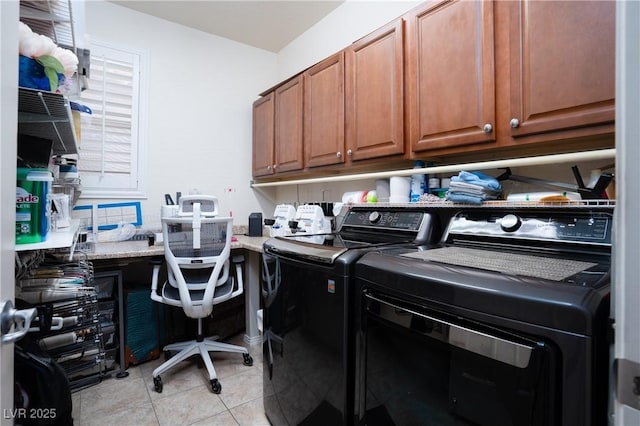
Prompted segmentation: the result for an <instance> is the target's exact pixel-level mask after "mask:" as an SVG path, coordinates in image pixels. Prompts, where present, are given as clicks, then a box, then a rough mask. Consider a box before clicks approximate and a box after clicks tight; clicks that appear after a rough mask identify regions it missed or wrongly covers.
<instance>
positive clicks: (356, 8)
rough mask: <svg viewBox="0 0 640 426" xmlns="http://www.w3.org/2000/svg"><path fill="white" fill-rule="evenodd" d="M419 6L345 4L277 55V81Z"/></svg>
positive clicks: (353, 1)
mask: <svg viewBox="0 0 640 426" xmlns="http://www.w3.org/2000/svg"><path fill="white" fill-rule="evenodd" d="M420 3H422V1H403V0H398V1H361V0H347V1H345V2H344V3H343V4H342V5H340V6H339V7H337V8H336V9H335V10H334V11H332V12H331V13H330V14H328V15H327V16H326V17H324V18H323V19H322V20H321V21H320V22H318V23H317V24H316V25H314V26H313V27H311V28H310V29H309V30H307V31H306V32H305V33H304V34H302V35H301V36H300V37H298V38H297V39H295V40H294V41H293V42H291V43H290V44H289V45H287V46H286V47H285V48H284V49H282V50H281V51H280V52H278V74H279V81H282V80H285V79H286V78H288V77H290V76H292V75H295V74H297V73H298V72H300V71H302V70H304V69H306V68H308V67H309V66H311V65H313V64H315V63H316V62H319V61H321V60H322V59H324V58H326V57H328V56H330V55H332V54H334V53H336V52H338V51H340V50H342V49H344V48H345V47H347V46H349V45H350V44H351V43H353V42H354V41H356V40H359V39H361V38H362V37H364V36H366V35H367V34H369V33H371V32H373V31H375V30H376V29H378V28H380V27H382V26H383V25H385V24H387V23H389V22H391V21H393V20H394V19H395V18H398V17H399V16H401V15H403V14H404V13H405V12H407V11H409V10H410V9H412V8H413V7H415V6H417V5H418V4H420ZM275 83H277V82H275Z"/></svg>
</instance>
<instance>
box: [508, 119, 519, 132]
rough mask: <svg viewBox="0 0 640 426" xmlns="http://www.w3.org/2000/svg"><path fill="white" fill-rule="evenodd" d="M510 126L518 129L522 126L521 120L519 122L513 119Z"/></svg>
mask: <svg viewBox="0 0 640 426" xmlns="http://www.w3.org/2000/svg"><path fill="white" fill-rule="evenodd" d="M509 125H510V126H511V127H513V128H514V129H516V128H518V126H519V125H520V120H518V119H517V118H512V119H511V121H510V122H509Z"/></svg>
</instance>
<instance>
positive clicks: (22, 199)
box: [16, 168, 51, 244]
mask: <svg viewBox="0 0 640 426" xmlns="http://www.w3.org/2000/svg"><path fill="white" fill-rule="evenodd" d="M50 176H51V175H50V173H49V172H48V171H40V170H33V169H22V168H19V169H18V179H17V182H16V244H30V243H39V242H42V241H45V240H46V238H47V233H48V231H49V217H48V208H47V207H48V206H47V201H48V188H49V182H50V180H51V177H50Z"/></svg>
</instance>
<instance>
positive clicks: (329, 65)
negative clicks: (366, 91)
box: [303, 52, 345, 167]
mask: <svg viewBox="0 0 640 426" xmlns="http://www.w3.org/2000/svg"><path fill="white" fill-rule="evenodd" d="M303 75H304V152H305V165H306V166H307V167H316V166H325V165H329V164H340V163H344V158H345V153H344V148H345V145H344V52H339V53H337V54H335V55H332V56H330V57H329V58H327V59H325V60H323V61H322V62H320V63H318V64H316V65H314V66H313V67H311V68H309V69H308V70H306V71H305V72H304V74H303Z"/></svg>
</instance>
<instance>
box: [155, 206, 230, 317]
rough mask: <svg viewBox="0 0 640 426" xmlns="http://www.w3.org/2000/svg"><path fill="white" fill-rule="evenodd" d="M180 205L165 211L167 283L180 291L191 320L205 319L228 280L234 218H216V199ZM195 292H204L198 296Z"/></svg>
mask: <svg viewBox="0 0 640 426" xmlns="http://www.w3.org/2000/svg"><path fill="white" fill-rule="evenodd" d="M198 197H201V198H198ZM184 198H187V200H184ZM183 200H184V204H183ZM180 201H181V203H180V206H179V208H178V209H176V208H169V209H167V208H163V210H162V212H163V213H162V233H163V242H164V253H165V259H166V262H167V275H168V282H169V284H170V285H171V286H172V287H175V288H177V289H178V292H179V294H180V302H181V304H182V307H183V309H184V310H185V313H186V314H187V315H188V316H191V317H205V316H207V315H209V314H210V313H211V311H212V310H213V298H214V294H215V287H216V286H218V285H223V284H225V283H227V281H228V280H229V255H230V253H231V237H232V234H233V218H231V217H215V214H217V210H218V209H217V198H215V197H211V196H202V195H198V196H185V197H183V198H182V199H181V200H180ZM203 205H205V206H206V211H205V212H203V211H202V206H203ZM185 206H188V209H185V208H184V207H185ZM172 207H175V206H172ZM187 210H189V211H187ZM194 291H201V292H200V294H199V295H198V296H195V293H194ZM202 291H204V294H202Z"/></svg>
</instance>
